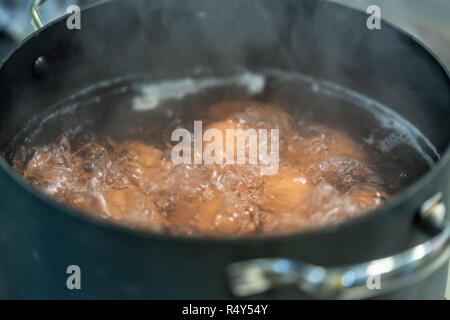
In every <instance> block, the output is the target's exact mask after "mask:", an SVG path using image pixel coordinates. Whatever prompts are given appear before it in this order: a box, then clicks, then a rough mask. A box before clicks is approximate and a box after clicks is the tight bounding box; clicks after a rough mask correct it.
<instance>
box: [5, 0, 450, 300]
mask: <svg viewBox="0 0 450 320" xmlns="http://www.w3.org/2000/svg"><path fill="white" fill-rule="evenodd" d="M103 1H107V0H49V1H47V3H46V4H45V5H44V6H43V7H42V11H41V12H42V17H43V19H44V22H46V23H47V22H49V21H51V20H53V19H55V18H57V17H59V16H61V15H63V14H65V12H66V8H67V7H68V6H69V5H72V4H76V5H79V6H80V7H81V8H85V7H87V6H91V5H93V4H95V3H98V2H103ZM124 1H125V0H124ZM149 1H151V0H149ZM180 1H183V0H180ZM224 1H226V0H224ZM243 1H244V0H243ZM328 1H333V2H337V3H340V4H343V5H347V6H351V7H354V8H356V9H358V10H363V11H366V9H367V7H368V6H369V5H374V4H375V5H378V6H379V7H380V8H381V17H382V18H383V19H385V20H388V21H390V22H391V23H393V24H395V25H397V26H399V27H401V28H402V29H404V30H406V31H407V32H409V33H411V34H412V35H414V36H415V37H416V38H418V39H419V40H420V41H422V42H423V43H424V44H425V45H427V46H428V47H429V48H431V49H432V51H433V52H434V53H436V55H437V56H438V57H439V58H440V59H441V60H442V62H443V63H444V64H445V65H446V66H447V67H448V68H450V0H328ZM31 2H32V0H0V59H3V58H4V57H6V56H7V54H8V53H9V52H11V51H12V50H13V49H14V47H15V45H16V44H17V43H19V42H20V41H22V40H23V39H25V38H26V37H27V36H28V35H29V34H30V33H32V32H33V31H34V28H33V26H32V24H31V22H30V15H29V11H30V10H29V9H30V5H31ZM449 125H450V124H449ZM447 299H450V279H449V285H448V287H447Z"/></svg>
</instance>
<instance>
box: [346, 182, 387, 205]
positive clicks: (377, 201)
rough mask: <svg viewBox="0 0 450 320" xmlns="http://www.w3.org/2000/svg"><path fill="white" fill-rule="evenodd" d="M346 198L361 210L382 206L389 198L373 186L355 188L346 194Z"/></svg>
mask: <svg viewBox="0 0 450 320" xmlns="http://www.w3.org/2000/svg"><path fill="white" fill-rule="evenodd" d="M347 196H348V197H350V199H351V200H352V201H353V202H354V203H355V204H356V205H357V206H358V207H359V208H360V209H362V210H370V209H373V208H376V207H378V206H380V205H382V204H383V203H384V202H385V201H386V199H387V198H388V197H389V196H388V194H387V193H386V192H384V191H383V190H381V189H380V188H377V187H375V186H369V185H362V186H357V187H355V188H353V189H351V190H349V191H348V192H347Z"/></svg>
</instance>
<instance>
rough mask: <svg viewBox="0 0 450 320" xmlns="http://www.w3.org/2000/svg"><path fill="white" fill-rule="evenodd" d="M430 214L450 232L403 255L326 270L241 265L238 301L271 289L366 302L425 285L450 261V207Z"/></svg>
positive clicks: (439, 206)
mask: <svg viewBox="0 0 450 320" xmlns="http://www.w3.org/2000/svg"><path fill="white" fill-rule="evenodd" d="M429 210H434V212H433V214H432V215H428V214H427V213H425V214H423V213H422V217H425V218H426V219H435V218H436V215H438V216H439V217H440V219H439V220H440V224H441V225H442V224H444V225H445V226H444V227H441V228H440V230H439V232H438V234H437V235H435V236H434V237H432V238H431V239H430V240H428V241H426V242H424V243H422V244H420V245H418V246H415V247H413V248H411V249H408V250H406V251H404V252H401V253H399V254H396V255H393V256H390V257H386V258H382V259H378V260H373V261H370V262H365V263H360V264H355V265H350V266H340V267H321V266H317V265H312V264H308V263H305V262H301V261H296V260H290V259H283V258H262V259H254V260H247V261H242V262H236V263H232V264H230V265H229V266H228V267H227V269H226V272H227V275H228V279H229V285H230V289H231V291H232V293H233V294H234V295H235V296H237V297H249V296H252V295H256V294H260V293H263V292H266V291H267V290H269V289H271V288H276V287H280V286H287V285H296V286H297V287H298V288H299V289H300V290H301V291H302V292H304V293H306V294H308V295H310V296H311V297H315V298H321V299H364V298H369V297H371V296H374V295H377V294H380V292H379V290H375V289H382V290H383V293H385V292H389V291H391V290H394V289H397V288H401V287H404V286H406V285H408V284H411V283H413V282H415V281H419V280H421V279H424V278H425V277H426V276H428V275H429V274H431V273H432V272H433V271H435V270H436V269H438V268H439V267H440V266H442V264H444V263H445V262H446V261H447V260H448V258H449V255H450V250H449V248H450V240H449V239H450V226H449V225H448V223H447V222H446V221H445V205H444V204H443V203H442V202H437V203H435V204H433V205H432V206H431V207H430V208H429ZM427 215H428V217H427ZM433 222H435V221H433ZM434 226H435V227H436V225H434ZM435 230H436V228H435Z"/></svg>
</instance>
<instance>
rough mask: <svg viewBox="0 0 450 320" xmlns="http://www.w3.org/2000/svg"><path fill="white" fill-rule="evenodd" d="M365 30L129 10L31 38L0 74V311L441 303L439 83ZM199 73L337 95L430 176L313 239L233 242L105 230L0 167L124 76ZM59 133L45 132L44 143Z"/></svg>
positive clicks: (264, 11)
mask: <svg viewBox="0 0 450 320" xmlns="http://www.w3.org/2000/svg"><path fill="white" fill-rule="evenodd" d="M34 13H36V12H34ZM366 19H367V15H365V14H364V13H361V12H357V11H354V10H351V9H348V8H345V7H342V6H339V5H335V4H331V3H328V2H324V1H306V0H303V1H299V0H279V1H269V0H267V1H254V0H252V1H234V0H233V1H229V0H228V1H211V0H207V1H206V0H193V1H167V0H164V1H158V0H154V1H143V0H127V1H112V2H107V3H104V4H101V5H98V6H95V7H92V8H89V9H87V10H84V11H83V12H82V14H81V29H80V30H76V29H75V30H69V29H68V28H67V26H66V18H62V19H59V20H58V21H56V22H53V23H51V24H49V25H48V26H46V27H44V28H43V29H41V30H39V31H37V32H35V33H34V34H33V35H31V36H30V37H29V38H28V39H27V40H26V41H24V42H23V43H22V44H21V45H20V46H19V47H18V48H17V49H16V50H15V52H14V53H13V54H12V55H11V56H10V57H9V58H8V59H7V60H6V61H5V62H4V64H3V66H2V67H1V69H0V88H1V89H0V108H1V116H0V147H1V150H2V152H3V158H1V159H0V165H1V169H0V255H1V256H0V279H1V280H0V297H2V298H213V299H216V298H233V297H247V296H254V297H258V298H305V297H315V298H335V297H336V298H339V297H342V298H366V297H371V296H375V297H383V298H406V299H407V298H432V299H442V298H443V296H444V290H445V286H446V279H447V273H446V272H447V269H448V265H447V261H448V238H449V231H448V227H447V226H448V220H447V219H446V217H445V209H446V207H448V206H449V195H450V179H449V177H450V161H449V160H450V153H449V152H448V145H449V141H450V126H449V123H450V90H449V89H450V82H449V78H448V74H447V72H446V70H445V68H444V67H443V66H442V64H440V63H439V61H438V60H437V59H436V57H435V56H434V55H433V54H432V53H431V52H430V51H429V50H427V49H426V48H425V47H424V46H423V45H422V44H420V43H419V42H418V41H417V40H415V39H413V38H412V37H411V36H409V35H408V34H406V33H404V32H402V31H399V30H397V29H396V28H394V27H392V26H391V25H389V24H386V23H382V24H381V29H380V30H369V29H368V28H367V27H366ZM38 20H39V19H38V18H37V16H35V22H39V21H38ZM197 66H200V67H202V68H204V69H207V70H212V71H213V73H214V74H233V73H234V72H236V71H238V70H242V69H246V70H257V69H260V68H270V69H277V70H288V71H289V72H293V73H301V74H306V75H308V76H310V77H313V78H317V79H322V80H324V81H328V82H331V83H336V84H339V85H340V86H343V87H346V88H349V89H351V90H353V91H355V92H359V93H361V94H364V95H366V96H369V97H372V98H373V99H375V100H377V101H379V102H380V103H383V104H384V105H387V106H389V107H390V108H392V109H393V110H394V111H395V112H396V113H398V114H400V115H401V116H403V117H404V118H405V119H407V120H408V121H410V122H411V123H412V124H413V125H414V126H416V127H417V128H418V129H419V130H420V131H421V132H422V133H423V134H424V135H425V136H426V137H427V138H428V139H429V140H430V141H431V142H432V143H433V145H434V146H435V147H436V149H437V151H438V153H439V154H440V160H439V161H438V162H437V164H436V165H435V166H434V167H433V169H432V170H430V171H429V172H427V173H426V174H424V175H422V177H421V178H420V179H419V180H418V181H416V182H415V183H414V184H412V185H411V186H409V187H407V188H406V189H405V190H404V191H402V192H401V193H399V194H398V195H397V196H395V197H394V198H392V199H391V200H390V201H389V202H387V203H386V204H385V205H384V206H382V207H381V208H379V209H377V210H376V211H374V212H372V213H370V214H368V215H365V216H363V217H360V218H357V219H354V220H352V221H349V222H346V223H343V224H340V225H338V226H333V227H328V228H325V229H321V230H318V231H314V232H306V233H299V234H293V235H289V236H279V237H270V238H261V239H229V240H226V239H223V240H211V239H184V238H176V237H171V236H165V235H157V234H151V233H144V232H138V231H132V230H128V229H125V228H122V227H118V226H114V225H111V224H109V223H106V222H103V221H99V220H96V219H94V218H90V217H88V216H86V215H84V214H82V213H80V212H77V211H74V210H72V209H70V208H67V207H65V206H63V205H61V204H58V203H57V202H55V201H53V200H52V199H50V198H48V197H47V196H45V195H43V194H42V193H40V192H38V191H37V190H35V189H34V188H32V187H31V186H30V185H28V184H27V183H25V182H24V180H23V179H22V178H21V177H20V175H19V174H17V173H16V172H15V171H14V170H13V169H12V168H11V167H10V165H9V163H10V161H11V158H12V154H13V153H14V150H16V149H17V145H18V144H20V143H27V141H28V140H27V138H26V137H25V138H23V137H22V136H21V134H20V133H21V132H22V130H24V126H26V125H29V124H30V120H32V118H33V117H37V115H41V114H45V112H47V111H48V109H49V108H50V107H49V106H52V107H51V108H53V110H54V109H55V108H58V107H60V106H61V105H62V104H66V103H67V101H70V98H68V97H71V96H72V95H73V94H74V93H76V92H79V91H80V90H81V89H84V88H87V87H89V86H90V85H91V84H93V83H99V82H102V81H105V80H109V79H115V78H117V77H121V76H123V75H129V74H151V75H152V76H153V77H154V78H158V79H164V78H177V77H184V76H189V75H191V74H192V70H193V68H194V67H197ZM298 98H299V99H301V97H298ZM68 99H69V100H68ZM90 112H91V113H86V114H87V115H91V116H92V117H99V113H98V112H95V110H94V111H92V110H91V111H90ZM86 114H85V116H86ZM100 115H101V116H102V117H103V116H104V117H106V116H107V115H106V113H100ZM346 118H352V114H347V115H346ZM69 119H72V120H73V121H74V122H77V121H80V119H79V117H78V116H77V115H76V114H73V115H71V118H69ZM99 120H100V121H101V119H99ZM351 120H352V121H354V122H355V123H357V122H358V119H357V118H355V119H351ZM70 125H71V123H70V120H69V121H66V122H62V123H59V125H55V126H54V127H53V129H52V130H49V131H48V132H47V133H46V134H45V135H44V136H45V139H48V141H53V140H52V139H54V138H55V137H57V136H58V134H61V129H64V127H65V126H70ZM18 137H19V138H18ZM20 137H22V138H20ZM40 142H42V141H40ZM385 257H387V258H385ZM380 258H385V259H382V260H376V261H374V259H380ZM72 265H76V266H79V267H80V269H81V290H76V289H74V290H69V289H68V287H67V286H66V280H67V278H68V277H69V275H70V274H67V273H66V271H67V269H68V266H72ZM377 277H379V278H377ZM377 281H379V284H380V286H379V285H377ZM370 284H372V286H371V285H370ZM380 287H381V288H380Z"/></svg>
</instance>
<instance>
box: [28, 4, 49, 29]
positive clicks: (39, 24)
mask: <svg viewBox="0 0 450 320" xmlns="http://www.w3.org/2000/svg"><path fill="white" fill-rule="evenodd" d="M46 1H47V0H33V1H32V2H31V8H30V15H31V22H32V24H33V26H34V27H35V28H36V30H39V29H41V28H43V27H44V25H45V24H44V22H43V21H42V18H41V15H40V13H39V9H40V7H41V6H42V5H43V4H44V3H45V2H46Z"/></svg>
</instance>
